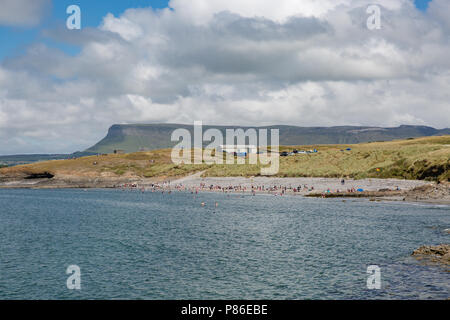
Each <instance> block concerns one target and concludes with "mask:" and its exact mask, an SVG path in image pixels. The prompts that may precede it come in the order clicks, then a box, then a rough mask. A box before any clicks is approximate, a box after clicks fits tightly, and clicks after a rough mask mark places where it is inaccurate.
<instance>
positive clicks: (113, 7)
mask: <svg viewBox="0 0 450 320" xmlns="http://www.w3.org/2000/svg"><path fill="white" fill-rule="evenodd" d="M168 2H169V1H168V0H113V1H111V0H57V1H53V3H52V8H51V12H48V13H47V15H46V16H45V19H44V21H43V22H42V23H41V24H40V25H39V26H37V27H32V28H27V27H4V26H0V39H2V41H1V42H0V60H1V59H3V58H5V57H8V56H14V55H16V54H17V53H20V52H22V51H23V50H24V49H26V47H27V45H29V44H30V43H33V42H36V41H39V42H44V43H46V44H47V45H49V46H56V47H58V48H60V49H62V50H64V51H66V52H68V53H71V52H72V53H73V52H74V51H76V48H70V47H68V46H66V45H63V44H59V43H52V42H51V41H50V40H49V39H45V38H43V37H42V34H41V32H42V30H44V29H46V28H51V27H53V26H55V25H56V24H58V23H61V24H65V21H66V19H67V16H68V15H67V14H66V8H67V7H68V6H70V5H72V4H76V5H78V6H79V7H80V8H81V14H82V26H83V27H88V26H89V27H96V26H98V25H99V24H100V23H101V22H102V19H103V17H104V16H105V15H106V14H108V13H112V14H114V15H115V16H118V15H120V14H121V13H123V12H124V11H125V10H126V9H129V8H145V7H152V8H165V7H167V6H168Z"/></svg>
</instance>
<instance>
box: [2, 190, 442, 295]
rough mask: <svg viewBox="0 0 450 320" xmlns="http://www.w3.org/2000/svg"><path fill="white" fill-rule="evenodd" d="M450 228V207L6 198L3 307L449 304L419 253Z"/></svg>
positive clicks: (85, 194)
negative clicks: (56, 303) (31, 302)
mask: <svg viewBox="0 0 450 320" xmlns="http://www.w3.org/2000/svg"><path fill="white" fill-rule="evenodd" d="M202 203H204V205H203V206H202ZM448 228H450V207H449V206H446V205H434V204H421V203H405V202H389V201H382V202H374V201H369V200H366V199H346V200H343V199H310V198H304V197H301V196H274V195H265V194H261V195H255V196H252V195H249V194H239V193H236V194H224V193H199V194H193V193H190V192H172V193H168V192H164V193H162V192H149V191H147V192H141V191H138V190H120V189H107V190H106V189H88V190H83V189H58V190H50V189H49V190H44V189H43V190H27V189H14V190H9V189H7V190H5V189H3V190H0V299H13V300H14V299H58V300H59V299H62V300H64V299H71V300H72V299H132V300H135V299H149V300H161V299H171V300H172V299H175V300H178V299H195V300H198V299H201V300H210V299H227V300H228V299H257V300H259V299H269V300H272V299H276V300H303V299H333V300H341V299H357V300H360V299H447V298H450V272H449V269H448V267H444V266H443V265H440V264H435V263H430V262H428V261H426V260H417V259H415V258H414V257H412V256H411V253H412V252H413V250H415V249H416V248H418V247H420V246H422V245H436V244H440V243H449V242H450V234H448V233H446V232H445V231H444V230H445V229H448ZM371 266H372V267H371ZM373 266H375V267H373ZM374 268H375V269H376V270H378V271H377V272H375V271H373V270H374ZM375 273H377V274H376V277H377V279H378V280H376V281H378V283H379V286H378V288H374V286H373V283H374V282H373V281H374V280H373V279H374V278H373V277H374V275H375ZM368 282H369V284H368ZM371 284H372V285H371Z"/></svg>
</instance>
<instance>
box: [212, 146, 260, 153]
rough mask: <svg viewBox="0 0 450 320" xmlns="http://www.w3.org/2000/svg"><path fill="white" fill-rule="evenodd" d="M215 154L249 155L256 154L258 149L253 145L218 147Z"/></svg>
mask: <svg viewBox="0 0 450 320" xmlns="http://www.w3.org/2000/svg"><path fill="white" fill-rule="evenodd" d="M217 152H226V153H236V154H245V155H247V154H250V153H257V152H258V148H257V147H256V146H254V145H251V144H249V145H239V144H238V145H220V146H219V147H217Z"/></svg>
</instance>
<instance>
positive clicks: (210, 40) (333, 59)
mask: <svg viewBox="0 0 450 320" xmlns="http://www.w3.org/2000/svg"><path fill="white" fill-rule="evenodd" d="M74 4H75V5H78V6H79V7H80V9H81V29H80V30H68V29H67V27H66V19H67V18H68V17H69V14H67V13H66V8H67V7H68V6H70V5H74ZM370 5H377V6H378V7H379V8H380V19H379V21H380V28H379V29H378V28H375V29H373V28H372V29H371V28H369V27H368V24H367V21H368V19H369V20H370V19H371V15H372V14H373V12H369V13H368V12H367V11H366V10H367V8H368V7H369V6H370ZM0 8H2V10H1V11H0V39H1V41H0V154H17V153H69V152H74V151H77V150H84V149H86V148H88V147H90V146H91V145H93V144H95V143H96V142H97V141H98V140H100V139H101V138H102V137H104V136H105V134H106V132H107V130H108V128H109V127H110V126H111V125H112V124H115V123H157V122H170V123H193V121H196V120H201V121H203V122H204V123H205V124H213V125H214V124H217V125H219V124H224V125H227V124H230V125H231V124H233V125H250V126H257V125H269V124H289V125H299V126H333V125H362V126H383V127H386V126H398V125H402V124H410V125H427V126H433V127H436V128H445V127H450V105H449V101H450V90H449V86H450V59H448V57H449V56H450V46H449V42H450V18H448V17H450V1H448V0H432V1H427V0H417V1H413V0H370V1H369V0H320V1H316V0H302V1H299V0H277V1H275V0H270V1H269V0H170V1H162V0H117V1H110V0H95V1H93V0H80V1H75V0H53V1H52V0H0ZM371 21H372V20H371Z"/></svg>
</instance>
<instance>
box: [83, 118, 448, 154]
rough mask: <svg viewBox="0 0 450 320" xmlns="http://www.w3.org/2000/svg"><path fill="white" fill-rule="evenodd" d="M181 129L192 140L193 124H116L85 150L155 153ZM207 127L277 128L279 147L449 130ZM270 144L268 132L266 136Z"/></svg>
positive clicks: (269, 127) (224, 127) (166, 146)
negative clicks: (189, 134) (188, 134)
mask: <svg viewBox="0 0 450 320" xmlns="http://www.w3.org/2000/svg"><path fill="white" fill-rule="evenodd" d="M178 128H183V129H187V130H189V132H190V133H191V136H192V137H193V125H185V124H170V123H169V124H122V125H119V124H116V125H113V126H111V127H110V129H109V131H108V134H107V135H106V137H105V138H103V139H102V140H101V141H100V142H98V143H97V144H95V145H94V146H92V147H91V148H89V149H87V150H86V152H92V153H111V152H113V151H114V150H117V149H120V150H123V151H124V152H126V153H130V152H136V151H139V150H155V149H164V148H171V147H173V146H174V145H176V144H177V142H172V141H170V137H171V134H172V132H173V131H174V130H176V129H178ZM211 128H216V129H219V130H220V131H221V132H222V133H223V135H224V137H225V132H226V129H237V128H242V129H244V130H247V129H249V128H255V129H279V130H280V145H284V146H294V145H314V144H354V143H362V142H373V141H391V140H394V139H407V138H416V137H427V136H437V135H448V134H450V129H441V130H439V129H435V128H432V127H427V126H407V125H402V126H399V127H395V128H382V127H357V126H339V127H297V126H287V125H280V126H276V125H274V126H264V127H240V126H209V125H204V126H203V131H206V130H208V129H211ZM269 142H270V133H269Z"/></svg>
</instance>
